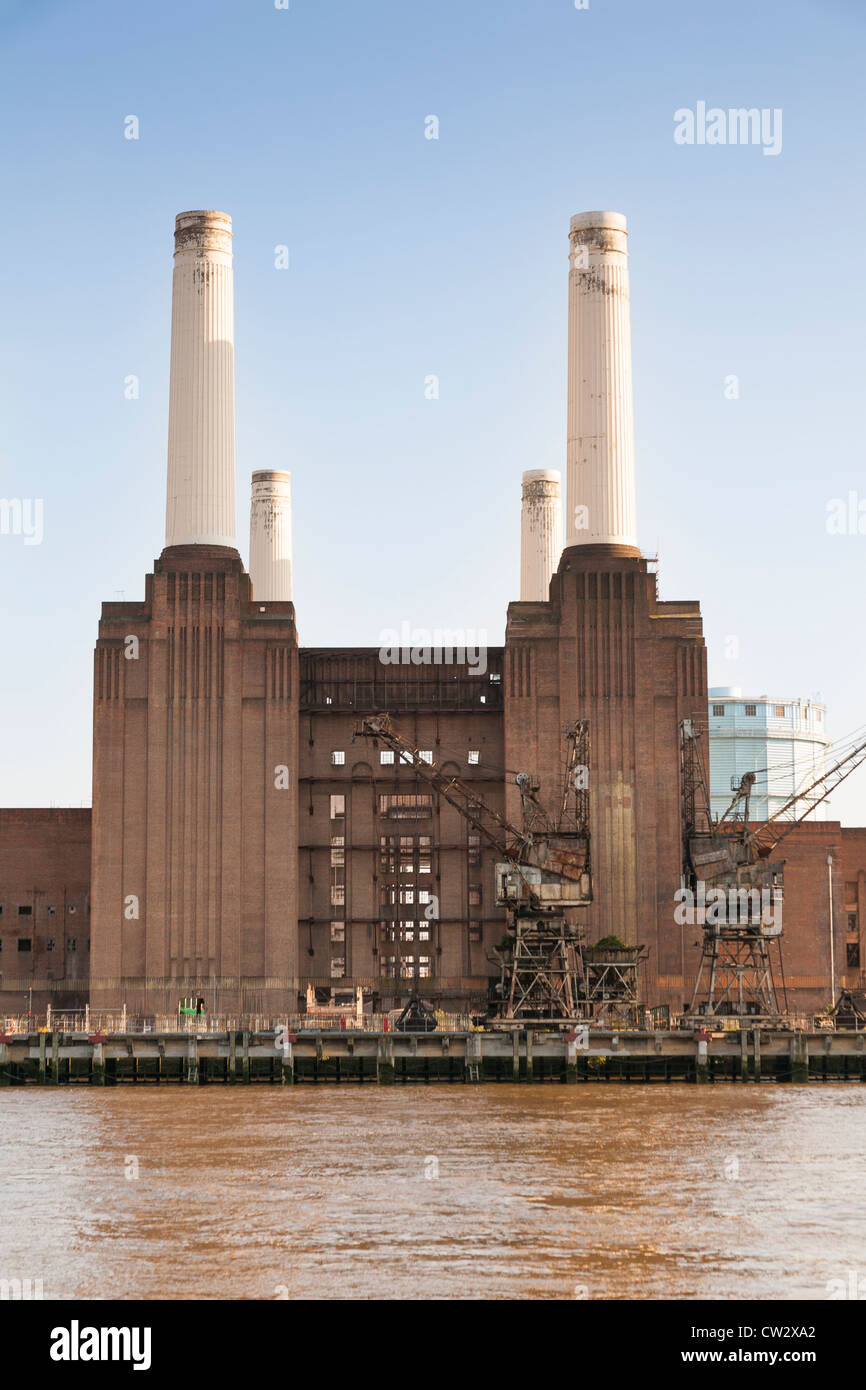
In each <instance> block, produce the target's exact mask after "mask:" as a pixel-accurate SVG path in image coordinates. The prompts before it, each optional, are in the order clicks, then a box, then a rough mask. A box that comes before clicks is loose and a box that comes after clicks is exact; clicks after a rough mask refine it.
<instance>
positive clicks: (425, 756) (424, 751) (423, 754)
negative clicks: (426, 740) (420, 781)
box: [418, 748, 433, 763]
mask: <svg viewBox="0 0 866 1390" xmlns="http://www.w3.org/2000/svg"><path fill="white" fill-rule="evenodd" d="M418 757H419V758H420V759H421V761H422V763H432V761H433V753H432V751H431V750H430V749H429V748H419V749H418Z"/></svg>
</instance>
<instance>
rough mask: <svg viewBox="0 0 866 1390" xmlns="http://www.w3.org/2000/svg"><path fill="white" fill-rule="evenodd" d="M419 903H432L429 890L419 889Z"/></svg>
mask: <svg viewBox="0 0 866 1390" xmlns="http://www.w3.org/2000/svg"><path fill="white" fill-rule="evenodd" d="M418 901H419V903H429V901H430V889H429V888H419V889H418Z"/></svg>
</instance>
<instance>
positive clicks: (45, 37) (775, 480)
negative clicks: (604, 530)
mask: <svg viewBox="0 0 866 1390" xmlns="http://www.w3.org/2000/svg"><path fill="white" fill-rule="evenodd" d="M864 29H866V7H864V5H863V4H862V3H861V0H821V3H820V4H816V3H814V0H808V3H804V2H803V0H761V3H759V4H756V3H755V0H726V3H720V4H704V3H698V2H697V0H652V3H650V0H590V8H589V9H588V10H576V9H575V8H574V3H573V0H437V2H436V3H435V4H430V3H427V2H426V0H424V2H423V3H422V0H366V3H360V0H291V8H290V10H288V11H280V10H276V9H275V6H274V4H273V0H199V2H198V3H193V0H148V3H141V4H133V5H127V4H121V3H118V0H53V2H52V0H40V3H36V0H0V37H2V82H0V107H2V111H0V118H2V129H3V132H4V142H3V143H4V151H3V178H2V205H3V215H2V221H0V242H2V281H3V288H2V313H0V356H2V360H0V496H4V497H22V498H31V497H34V498H35V497H38V498H42V499H44V509H45V510H44V517H45V519H44V527H45V535H44V540H43V543H42V544H41V545H39V546H30V547H26V546H24V544H23V539H22V538H21V537H15V536H0V585H2V594H3V602H2V618H0V621H2V627H0V641H2V658H3V680H2V690H0V729H2V740H3V756H2V774H0V804H3V805H7V806H9V805H13V806H14V805H47V804H49V803H51V802H54V804H56V805H64V804H69V805H78V804H79V803H84V804H89V801H90V751H91V750H90V740H91V685H92V648H93V643H94V640H95V637H96V627H97V620H98V616H99V607H100V603H101V602H102V601H103V600H105V599H109V600H111V599H115V598H117V597H119V596H120V594H121V593H123V594H124V595H125V597H126V598H128V599H132V598H137V597H139V596H142V595H143V592H144V575H145V573H146V571H147V570H148V569H150V568H151V566H152V562H153V559H154V557H155V556H156V555H158V553H159V551H160V549H161V548H162V543H163V525H164V485H165V443H166V426H167V374H168V360H169V324H170V317H169V315H170V288H171V252H172V232H173V224H174V216H175V214H176V213H177V212H179V211H182V210H185V209H189V208H218V209H222V210H224V211H226V212H229V213H230V214H231V215H232V217H233V219H234V232H235V252H236V260H235V291H236V339H237V415H238V507H239V535H240V543H241V551H242V553H243V554H245V553H246V538H245V531H246V525H247V522H246V516H247V505H248V504H247V496H248V484H249V474H250V472H251V471H252V470H253V469H256V468H270V467H277V468H288V469H290V470H291V472H292V477H293V489H294V530H295V601H296V606H297V612H298V622H299V631H300V637H301V641H302V643H303V644H305V645H325V644H353V645H362V644H363V645H366V644H370V645H373V644H376V643H377V642H378V640H379V634H380V633H381V631H382V629H383V628H387V627H399V624H400V623H401V621H403V620H404V619H405V620H407V621H409V622H410V623H411V624H412V625H413V626H425V627H430V628H435V627H441V626H445V627H451V628H455V627H463V628H468V627H472V628H475V629H476V630H477V629H485V630H486V632H487V633H488V636H489V640H490V641H491V642H492V643H498V642H500V641H501V640H502V636H503V629H504V617H505V609H506V605H507V603H508V602H509V600H511V599H513V598H516V597H517V595H518V574H519V506H520V500H519V499H520V475H521V472H522V470H523V469H525V468H564V457H565V365H566V363H565V351H566V277H567V229H568V221H569V217H570V216H571V215H572V214H573V213H575V212H578V211H583V210H587V209H595V208H611V209H615V210H618V211H622V212H624V213H625V214H626V215H627V216H628V218H629V228H630V233H631V242H630V246H631V279H632V325H633V349H634V376H635V416H636V441H637V465H638V508H639V523H640V524H639V531H640V539H641V543H642V545H643V547H644V549H645V551H647V552H649V553H654V552H656V551H658V553H659V555H660V560H661V583H662V593H663V596H664V597H666V598H699V599H700V600H701V603H702V605H703V613H704V624H705V631H706V638H707V645H708V648H709V666H710V681H711V684H725V685H733V684H736V685H742V686H743V687H745V688H746V689H748V690H749V691H754V692H755V693H757V694H760V693H764V692H766V693H768V694H770V695H775V694H778V695H782V696H788V697H791V696H796V695H812V694H815V693H817V692H820V693H821V695H822V697H823V698H824V700H825V701H826V702H827V704H828V706H829V725H828V726H829V730H830V732H831V734H832V736H833V737H834V738H841V737H843V736H844V735H846V734H848V733H849V732H850V731H851V730H852V729H854V728H855V727H857V726H859V725H862V724H866V679H864V677H866V659H864V637H863V628H864V624H863V616H862V610H863V597H862V596H863V589H864V575H866V535H863V536H860V535H848V536H831V535H828V534H827V532H826V529H825V517H826V507H827V503H828V501H829V500H830V499H831V498H833V497H839V496H846V495H847V493H848V492H849V491H850V490H854V491H856V492H857V493H858V496H860V497H862V498H863V499H864V500H866V476H864V473H866V470H864V444H863V409H862V405H861V401H862V396H863V370H864V361H863V356H864V354H863V322H864V317H866V314H864V307H866V306H864V292H863V273H862V249H861V242H862V226H863V202H864V181H863V148H864V136H866V131H864V115H863V104H862V86H863V83H862V74H863V66H864ZM698 101H705V102H706V103H707V104H708V105H709V106H719V107H722V108H729V107H739V106H755V107H759V108H764V107H767V108H781V109H782V112H783V144H782V151H781V153H780V154H779V155H778V156H776V157H772V156H765V155H764V154H763V153H762V150H761V149H760V148H757V147H751V146H748V147H743V146H706V145H704V146H697V145H696V146H691V147H688V146H679V145H677V144H675V143H674V140H673V129H674V120H673V113H674V111H675V110H677V109H678V108H682V107H692V108H694V107H695V105H696V103H697V102H698ZM431 114H434V115H436V116H438V118H439V122H440V132H439V134H440V138H439V139H438V141H433V140H427V139H425V138H424V122H425V117H426V116H428V115H431ZM128 115H136V116H137V117H138V119H139V121H140V139H139V140H137V141H132V140H127V139H125V138H124V118H125V117H126V116H128ZM279 244H286V245H288V247H289V248H290V268H289V269H288V270H287V271H285V270H277V269H275V268H274V248H275V246H277V245H279ZM131 374H135V375H136V376H138V377H139V378H140V382H141V396H140V399H139V400H125V399H124V378H125V377H127V376H128V375H131ZM428 374H436V375H437V376H438V377H439V379H440V398H439V400H438V401H430V400H426V399H425V396H424V380H425V377H426V376H427V375H428ZM732 374H733V375H736V376H737V377H738V378H739V383H740V386H739V389H740V397H739V399H738V400H728V399H726V398H725V395H724V383H725V378H726V377H727V376H729V375H732ZM731 636H734V637H736V638H737V640H738V643H739V655H738V657H737V658H735V659H734V658H730V657H726V655H725V649H726V639H727V638H729V637H731ZM833 810H834V814H837V815H841V816H842V818H843V819H844V820H846V821H847V822H848V823H854V824H861V825H862V824H866V773H861V774H859V775H858V776H857V778H856V779H853V780H852V782H851V783H850V784H849V789H848V790H847V791H845V790H840V792H839V793H838V794H837V796H836V798H835V800H834V803H833Z"/></svg>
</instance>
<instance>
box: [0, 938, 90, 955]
mask: <svg viewBox="0 0 866 1390" xmlns="http://www.w3.org/2000/svg"><path fill="white" fill-rule="evenodd" d="M45 949H46V951H56V950H57V942H56V940H55V938H54V937H53V936H49V937H48V939H47V940H46V942H45ZM66 949H67V951H77V950H78V938H77V937H76V936H69V937H67V938H66ZM2 950H3V940H2V937H0V951H2ZM18 950H19V951H21V952H26V951H32V950H33V938H32V936H19V937H18Z"/></svg>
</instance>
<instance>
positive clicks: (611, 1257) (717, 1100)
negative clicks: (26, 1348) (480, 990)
mask: <svg viewBox="0 0 866 1390" xmlns="http://www.w3.org/2000/svg"><path fill="white" fill-rule="evenodd" d="M864 1151H866V1087H863V1086H857V1087H855V1086H854V1085H847V1086H843V1085H821V1086H817V1085H812V1086H810V1087H808V1088H807V1087H799V1086H786V1087H778V1088H777V1087H775V1086H769V1085H767V1086H763V1087H760V1086H742V1087H740V1086H732V1085H726V1086H713V1087H707V1088H700V1089H698V1088H696V1087H693V1086H674V1085H672V1086H665V1087H663V1088H662V1087H660V1086H651V1087H650V1086H646V1087H643V1086H634V1087H628V1088H626V1087H623V1086H606V1085H591V1086H586V1085H585V1086H575V1087H565V1086H561V1087H560V1086H535V1087H529V1086H522V1087H518V1086H510V1085H508V1086H506V1085H496V1086H492V1085H486V1086H480V1087H467V1086H459V1087H458V1086H431V1087H420V1086H411V1087H410V1086H405V1087H402V1086H399V1087H395V1088H393V1089H392V1088H388V1089H384V1088H377V1087H375V1086H371V1087H369V1088H366V1087H365V1088H364V1089H363V1090H358V1089H355V1088H354V1087H351V1086H348V1085H347V1086H340V1087H333V1088H331V1087H326V1086H317V1087H312V1086H310V1087H306V1086H296V1087H295V1088H293V1089H288V1088H287V1089H283V1088H279V1087H271V1086H264V1085H263V1086H256V1087H253V1088H248V1087H243V1088H241V1087H238V1088H231V1089H228V1088H226V1089H222V1088H218V1087H216V1086H208V1087H203V1088H201V1089H197V1088H192V1087H190V1088H186V1087H184V1088H181V1087H179V1086H178V1087H175V1086H172V1087H165V1088H160V1089H156V1088H151V1087H146V1088H145V1087H136V1088H135V1090H133V1089H132V1088H128V1089H127V1088H125V1087H124V1088H117V1089H107V1090H104V1091H94V1090H91V1089H84V1088H82V1089H81V1090H77V1089H76V1090H67V1089H65V1088H64V1089H61V1090H58V1091H51V1090H45V1089H38V1090H37V1089H36V1088H33V1089H27V1090H24V1089H22V1090H13V1091H8V1090H7V1091H5V1092H0V1279H15V1278H19V1279H31V1280H36V1279H41V1280H42V1286H43V1294H44V1297H45V1298H46V1299H49V1298H61V1299H71V1298H76V1299H98V1298H106V1297H107V1298H148V1299H150V1298H165V1299H213V1298H231V1299H275V1298H286V1297H288V1298H290V1299H308V1298H352V1299H360V1298H430V1299H437V1298H445V1299H460V1298H481V1299H489V1298H521V1299H525V1298H544V1299H551V1298H555V1299H565V1298H567V1299H574V1298H590V1299H620V1298H640V1299H656V1298H676V1299H705V1298H729V1299H743V1298H760V1299H790V1298H809V1299H820V1300H826V1299H828V1297H829V1290H831V1289H832V1288H833V1287H834V1286H833V1285H832V1283H831V1281H832V1280H834V1279H836V1280H841V1281H842V1282H843V1284H845V1285H846V1286H849V1285H850V1284H851V1279H852V1277H853V1278H856V1279H859V1280H863V1281H864V1283H863V1291H864V1294H866V1215H864V1197H863V1193H864V1189H866V1152H864ZM837 1287H838V1286H837Z"/></svg>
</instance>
